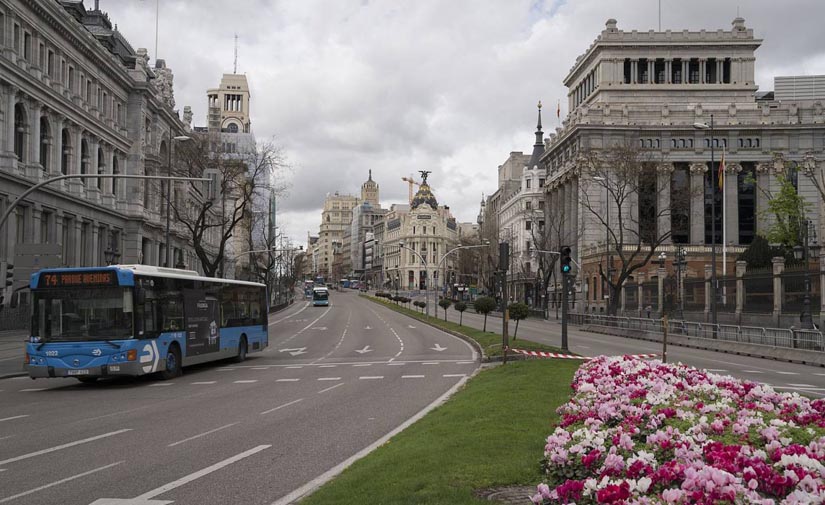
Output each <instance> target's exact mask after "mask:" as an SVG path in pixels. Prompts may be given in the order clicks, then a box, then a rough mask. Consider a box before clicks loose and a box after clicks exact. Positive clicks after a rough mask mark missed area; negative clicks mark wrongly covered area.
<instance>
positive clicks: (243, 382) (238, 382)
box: [235, 380, 258, 384]
mask: <svg viewBox="0 0 825 505" xmlns="http://www.w3.org/2000/svg"><path fill="white" fill-rule="evenodd" d="M255 382H258V381H257V380H242V381H235V384H253V383H255Z"/></svg>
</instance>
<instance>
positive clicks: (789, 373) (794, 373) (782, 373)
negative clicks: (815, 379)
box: [775, 372, 799, 375]
mask: <svg viewBox="0 0 825 505" xmlns="http://www.w3.org/2000/svg"><path fill="white" fill-rule="evenodd" d="M775 373H778V374H780V375H799V373H798V372H775Z"/></svg>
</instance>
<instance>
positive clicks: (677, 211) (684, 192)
mask: <svg viewBox="0 0 825 505" xmlns="http://www.w3.org/2000/svg"><path fill="white" fill-rule="evenodd" d="M670 201H671V217H670V219H671V232H670V233H671V238H672V240H673V243H674V244H687V243H690V171H689V165H688V164H687V163H676V164H675V165H674V170H673V172H672V173H671V176H670Z"/></svg>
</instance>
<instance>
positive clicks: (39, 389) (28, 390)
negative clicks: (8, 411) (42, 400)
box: [20, 388, 47, 393]
mask: <svg viewBox="0 0 825 505" xmlns="http://www.w3.org/2000/svg"><path fill="white" fill-rule="evenodd" d="M46 389H47V388H28V389H21V390H20V392H21V393H31V392H34V391H45V390H46Z"/></svg>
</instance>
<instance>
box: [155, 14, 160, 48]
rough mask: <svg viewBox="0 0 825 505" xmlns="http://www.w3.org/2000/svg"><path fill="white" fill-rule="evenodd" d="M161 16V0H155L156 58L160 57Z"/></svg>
mask: <svg viewBox="0 0 825 505" xmlns="http://www.w3.org/2000/svg"><path fill="white" fill-rule="evenodd" d="M159 18H160V0H155V60H157V59H158V22H159V21H158V20H159Z"/></svg>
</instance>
